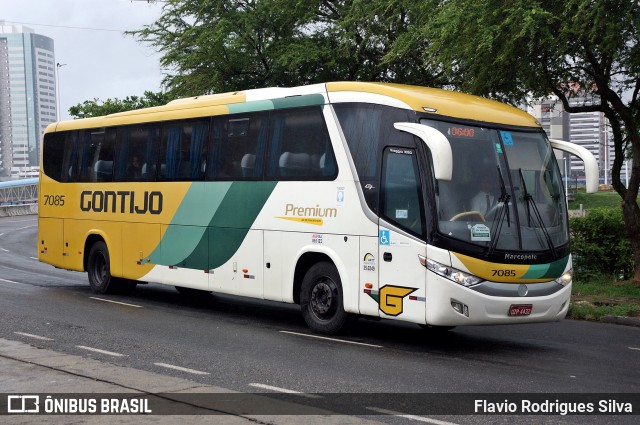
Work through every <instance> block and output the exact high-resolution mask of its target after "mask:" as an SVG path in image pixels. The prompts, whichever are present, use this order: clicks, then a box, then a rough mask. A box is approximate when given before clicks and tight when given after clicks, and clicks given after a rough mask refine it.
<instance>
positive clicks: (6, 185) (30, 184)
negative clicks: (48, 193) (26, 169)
mask: <svg viewBox="0 0 640 425" xmlns="http://www.w3.org/2000/svg"><path fill="white" fill-rule="evenodd" d="M37 212H38V179H37V178H34V179H23V180H10V181H6V182H0V217H3V216H9V215H25V214H36V213H37Z"/></svg>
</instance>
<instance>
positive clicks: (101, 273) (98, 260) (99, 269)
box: [93, 252, 107, 285]
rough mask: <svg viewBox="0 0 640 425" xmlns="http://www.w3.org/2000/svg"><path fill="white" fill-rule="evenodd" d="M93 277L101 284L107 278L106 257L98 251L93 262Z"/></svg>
mask: <svg viewBox="0 0 640 425" xmlns="http://www.w3.org/2000/svg"><path fill="white" fill-rule="evenodd" d="M93 277H94V279H95V281H96V282H97V283H98V284H99V285H102V284H103V283H104V282H105V280H106V279H107V259H106V258H104V255H103V254H102V253H101V252H99V253H98V254H96V257H95V259H94V262H93Z"/></svg>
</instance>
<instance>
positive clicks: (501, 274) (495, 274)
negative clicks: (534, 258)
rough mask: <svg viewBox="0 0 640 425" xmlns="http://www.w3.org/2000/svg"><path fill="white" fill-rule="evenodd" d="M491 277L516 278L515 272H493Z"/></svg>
mask: <svg viewBox="0 0 640 425" xmlns="http://www.w3.org/2000/svg"><path fill="white" fill-rule="evenodd" d="M491 272H492V273H491V276H501V277H502V276H504V277H516V271H515V270H491Z"/></svg>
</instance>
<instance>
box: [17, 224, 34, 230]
mask: <svg viewBox="0 0 640 425" xmlns="http://www.w3.org/2000/svg"><path fill="white" fill-rule="evenodd" d="M30 227H36V225H35V224H34V225H32V226H24V227H19V228H17V229H16V230H24V229H28V228H30Z"/></svg>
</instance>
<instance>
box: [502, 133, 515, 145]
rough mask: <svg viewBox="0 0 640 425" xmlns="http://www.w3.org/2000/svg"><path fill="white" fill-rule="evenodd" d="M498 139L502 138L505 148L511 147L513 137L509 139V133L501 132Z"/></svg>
mask: <svg viewBox="0 0 640 425" xmlns="http://www.w3.org/2000/svg"><path fill="white" fill-rule="evenodd" d="M500 137H502V143H504V145H505V146H513V137H511V132H510V131H501V132H500Z"/></svg>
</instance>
